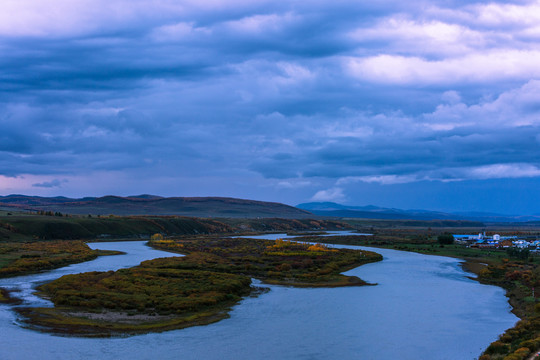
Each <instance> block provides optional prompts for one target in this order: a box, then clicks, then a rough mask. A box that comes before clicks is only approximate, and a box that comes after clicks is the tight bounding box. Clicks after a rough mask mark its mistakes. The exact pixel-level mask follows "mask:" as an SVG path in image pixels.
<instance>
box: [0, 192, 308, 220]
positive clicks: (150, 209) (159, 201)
mask: <svg viewBox="0 0 540 360" xmlns="http://www.w3.org/2000/svg"><path fill="white" fill-rule="evenodd" d="M0 208H4V209H18V210H31V211H52V212H61V213H66V214H78V215H86V214H92V215H109V214H114V215H180V216H193V217H226V218H257V217H264V218H268V217H279V218H292V219H302V218H308V217H313V214H311V213H310V212H308V211H306V210H301V209H297V208H295V207H293V206H289V205H285V204H280V203H274V202H265V201H254V200H243V199H234V198H225V197H160V196H154V195H137V196H128V197H120V196H104V197H85V198H82V199H70V198H66V197H61V196H60V197H39V196H26V195H8V196H0Z"/></svg>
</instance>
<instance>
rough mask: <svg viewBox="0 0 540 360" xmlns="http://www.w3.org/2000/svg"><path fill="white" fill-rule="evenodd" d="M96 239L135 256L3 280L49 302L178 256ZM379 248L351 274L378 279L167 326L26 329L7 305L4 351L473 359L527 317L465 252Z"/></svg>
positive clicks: (250, 303) (9, 359)
mask: <svg viewBox="0 0 540 360" xmlns="http://www.w3.org/2000/svg"><path fill="white" fill-rule="evenodd" d="M89 245H90V246H91V247H92V248H99V249H107V250H121V251H124V252H126V253H127V254H126V255H118V256H104V257H100V258H98V259H96V260H93V261H89V262H86V263H82V264H75V265H71V266H67V267H65V268H62V269H57V270H53V271H49V272H46V273H42V274H37V275H30V276H23V277H16V278H8V279H0V287H5V288H8V289H11V290H14V291H18V293H16V294H15V295H17V296H18V297H20V298H22V299H23V300H24V303H25V305H29V304H32V305H33V304H36V305H40V306H47V305H48V302H46V301H44V300H41V299H39V298H37V297H35V296H34V295H32V289H33V288H34V287H35V286H36V285H38V284H40V283H43V282H46V281H50V280H52V279H55V278H57V277H59V276H62V275H65V274H68V273H78V272H85V271H105V270H115V269H119V268H123V267H131V266H134V265H137V264H138V263H140V262H141V261H143V260H148V259H151V258H156V257H164V256H174V255H173V254H171V253H167V252H163V251H157V250H153V249H150V248H148V247H147V246H146V245H144V242H139V241H137V242H108V243H92V244H89ZM336 247H339V246H337V245H336ZM348 247H350V248H362V247H354V246H348ZM364 249H368V248H364ZM370 250H372V249H370ZM375 251H377V252H379V253H381V254H382V255H383V256H384V261H382V262H378V263H372V264H367V265H364V266H361V267H358V268H356V269H353V270H351V271H349V272H347V274H350V275H357V276H359V277H361V278H362V279H364V280H366V281H369V282H372V283H377V284H378V285H377V286H364V287H349V288H331V289H324V288H322V289H305V288H291V287H283V286H269V287H270V288H271V291H269V292H268V293H265V294H262V295H260V296H259V297H256V298H251V297H248V298H246V299H244V300H243V301H242V302H241V303H240V304H239V305H237V306H235V307H234V308H233V310H232V311H231V313H230V315H231V316H230V318H229V319H225V320H222V321H220V322H218V323H215V324H211V325H206V326H198V327H192V328H187V329H182V330H174V331H168V332H163V333H158V334H146V335H138V336H132V337H128V338H111V339H87V338H73V337H61V336H55V335H50V334H45V333H40V332H36V331H33V330H28V329H25V328H23V327H21V326H20V324H19V323H18V321H17V317H16V315H15V313H14V312H13V311H12V307H11V306H10V305H4V304H0V334H1V336H0V359H3V360H21V359H25V360H26V359H27V360H32V359H36V360H37V359H39V360H49V359H51V360H52V359H55V360H56V359H90V358H96V359H100V360H102V359H104V360H106V359H111V360H113V359H114V360H122V359H126V360H133V359H160V360H161V359H183V360H184V359H338V358H339V359H415V360H417V359H441V360H443V359H449V360H460V359H464V360H472V359H475V358H477V357H478V356H479V354H480V353H481V352H482V350H483V349H484V348H485V347H487V345H489V343H490V342H492V341H493V340H495V339H496V338H497V336H498V335H499V334H501V333H503V332H504V330H506V329H507V328H509V327H512V326H513V325H514V323H515V322H516V321H517V320H518V319H517V318H516V317H515V316H514V315H513V314H512V313H510V306H509V305H508V302H507V299H506V297H505V296H504V291H503V290H502V289H501V288H498V287H495V286H488V285H482V284H479V283H477V282H475V281H473V280H470V279H468V278H467V276H468V275H469V274H467V273H465V272H464V271H463V270H462V269H461V267H460V266H459V260H457V259H453V258H446V257H439V256H430V255H421V254H416V253H408V252H401V251H395V250H386V249H375ZM255 281H256V280H255Z"/></svg>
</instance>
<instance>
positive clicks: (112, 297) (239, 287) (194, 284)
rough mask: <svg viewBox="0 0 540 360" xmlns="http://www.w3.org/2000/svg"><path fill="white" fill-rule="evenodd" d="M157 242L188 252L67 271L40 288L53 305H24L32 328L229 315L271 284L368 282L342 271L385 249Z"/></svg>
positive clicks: (137, 327) (135, 328) (182, 321)
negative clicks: (254, 281) (125, 265)
mask: <svg viewBox="0 0 540 360" xmlns="http://www.w3.org/2000/svg"><path fill="white" fill-rule="evenodd" d="M150 245H151V246H153V247H155V248H158V249H162V250H168V251H177V252H181V253H183V254H187V255H186V256H184V257H170V258H160V259H154V260H149V261H144V262H142V263H141V264H140V265H139V266H136V267H133V268H130V269H121V270H118V271H109V272H89V273H83V274H75V275H66V276H63V277H61V278H60V279H57V280H55V281H52V282H51V283H48V284H44V285H42V286H40V287H39V288H38V290H39V291H40V293H41V295H42V296H43V297H46V298H49V299H50V300H51V301H52V302H53V303H54V305H55V307H54V308H26V309H20V310H18V311H19V312H20V313H21V314H22V315H23V316H24V317H25V318H26V321H27V323H28V324H29V326H31V327H34V328H38V329H41V330H45V331H50V332H54V333H64V334H70V335H78V336H91V337H94V336H117V335H126V334H137V333H146V332H154V331H164V330H170V329H178V328H184V327H188V326H194V325H201V324H207V323H210V322H214V321H218V320H220V319H222V318H224V317H227V316H228V315H227V313H228V310H229V309H230V307H231V306H233V305H234V304H236V303H237V302H238V301H239V300H240V299H241V298H242V297H243V296H245V295H247V294H249V293H252V292H253V291H256V292H257V291H260V289H255V288H252V287H251V286H250V285H251V278H252V277H255V278H258V279H261V280H262V281H263V282H266V283H269V284H281V285H288V286H308V287H323V286H324V287H336V286H359V285H367V284H366V283H365V282H364V281H362V280H361V279H359V278H357V277H354V276H345V275H341V274H340V273H341V272H343V271H345V270H348V269H350V268H353V267H356V266H359V265H362V264H365V263H367V262H372V261H379V260H382V257H381V256H380V255H379V254H376V253H372V252H369V251H358V250H348V249H343V250H335V249H328V248H326V247H325V246H322V245H308V244H300V243H290V242H285V241H281V240H277V241H265V240H254V239H230V238H220V237H209V236H199V237H196V238H177V239H167V240H154V241H151V242H150Z"/></svg>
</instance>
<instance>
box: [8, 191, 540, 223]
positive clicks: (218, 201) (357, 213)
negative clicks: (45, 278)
mask: <svg viewBox="0 0 540 360" xmlns="http://www.w3.org/2000/svg"><path fill="white" fill-rule="evenodd" d="M0 209H6V210H27V211H52V212H61V213H65V214H76V215H87V214H91V215H109V214H114V215H179V216H192V217H206V218H251V219H254V218H285V219H307V218H317V217H335V218H363V219H382V220H385V219H386V220H468V221H477V222H488V223H489V222H492V223H495V222H504V223H523V222H539V223H540V216H535V215H530V216H517V215H516V216H513V215H502V214H495V213H483V212H461V213H446V212H437V211H429V210H401V209H394V208H383V207H378V206H373V205H369V206H348V205H342V204H337V203H333V202H311V203H303V204H299V205H298V206H297V207H293V206H289V205H285V204H281V203H275V202H266V201H255V200H244V199H235V198H226V197H161V196H155V195H147V194H145V195H135V196H127V197H121V196H103V197H84V198H80V199H72V198H67V197H63V196H58V197H39V196H26V195H8V196H0Z"/></svg>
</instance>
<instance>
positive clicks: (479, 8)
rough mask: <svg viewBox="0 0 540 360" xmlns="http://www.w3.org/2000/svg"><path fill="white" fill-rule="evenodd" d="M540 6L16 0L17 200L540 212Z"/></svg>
mask: <svg viewBox="0 0 540 360" xmlns="http://www.w3.org/2000/svg"><path fill="white" fill-rule="evenodd" d="M539 64H540V1H493V2H482V1H474V0H473V1H458V0H439V1H423V0H418V1H412V2H410V1H409V2H406V1H397V0H396V1H394V0H378V1H354V2H353V1H342V0H333V1H321V0H309V1H308V0H303V1H295V0H291V1H275V0H273V1H266V0H258V1H252V0H249V1H248V0H227V1H224V0H205V1H196V0H41V1H35V0H1V1H0V195H8V194H14V193H19V194H27V195H40V196H59V195H62V196H69V197H83V196H102V195H108V194H113V195H122V196H127V195H136V194H155V195H161V196H228V197H238V198H245V199H255V200H265V201H276V202H283V203H286V204H290V205H296V204H299V203H303V202H311V201H334V202H338V203H343V204H350V205H368V204H373V205H378V206H384V207H395V208H402V209H430V210H440V211H488V212H497V213H504V214H539V213H540V206H539V204H540V191H539V189H540V158H539V154H540V65H539Z"/></svg>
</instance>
